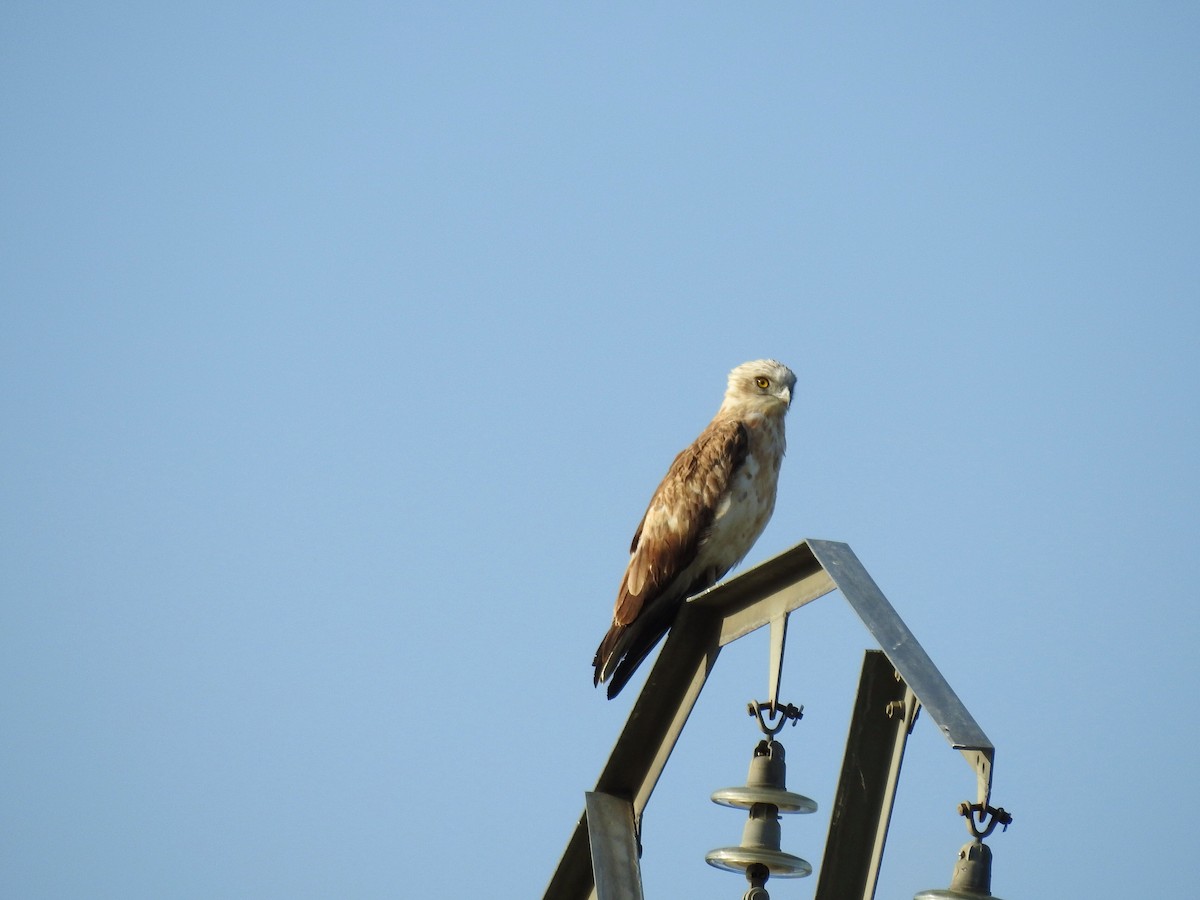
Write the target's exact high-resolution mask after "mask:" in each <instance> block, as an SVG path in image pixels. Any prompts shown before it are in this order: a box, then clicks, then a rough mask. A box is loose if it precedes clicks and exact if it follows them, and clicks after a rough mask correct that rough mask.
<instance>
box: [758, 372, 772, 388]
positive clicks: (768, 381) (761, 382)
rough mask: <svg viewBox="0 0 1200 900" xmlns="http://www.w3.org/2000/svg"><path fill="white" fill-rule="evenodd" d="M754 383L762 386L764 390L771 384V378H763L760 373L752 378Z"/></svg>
mask: <svg viewBox="0 0 1200 900" xmlns="http://www.w3.org/2000/svg"><path fill="white" fill-rule="evenodd" d="M754 383H755V384H757V385H758V386H759V387H760V388H762V389H763V390H764V391H765V390H766V389H767V388H769V387H770V386H771V379H769V378H764V377H763V376H762V375H759V376H758V377H757V378H755V379H754Z"/></svg>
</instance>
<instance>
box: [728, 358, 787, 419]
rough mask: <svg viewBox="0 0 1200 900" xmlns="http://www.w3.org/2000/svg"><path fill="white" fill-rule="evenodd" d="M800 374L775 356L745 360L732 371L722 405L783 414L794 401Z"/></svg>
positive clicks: (769, 413) (766, 413)
mask: <svg viewBox="0 0 1200 900" xmlns="http://www.w3.org/2000/svg"><path fill="white" fill-rule="evenodd" d="M795 386H796V375H795V373H794V372H792V370H791V369H789V368H788V367H787V366H785V365H784V364H783V363H781V362H778V361H777V360H774V359H756V360H755V361H754V362H748V363H742V364H741V365H740V366H738V367H737V368H736V369H734V370H733V371H732V372H730V373H729V387H728V388H726V390H725V401H724V402H723V403H722V404H721V408H722V409H728V408H730V407H737V408H738V409H740V410H744V411H747V412H758V413H762V414H764V415H778V416H782V415H783V414H784V413H785V412H787V409H788V407H789V406H790V405H791V403H792V389H793V388H795Z"/></svg>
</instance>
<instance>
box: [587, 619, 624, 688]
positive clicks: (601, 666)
mask: <svg viewBox="0 0 1200 900" xmlns="http://www.w3.org/2000/svg"><path fill="white" fill-rule="evenodd" d="M628 628H629V626H628V625H613V627H612V628H610V629H608V634H606V635H604V640H602V641H601V642H600V646H599V647H597V648H596V655H595V656H594V657H593V658H592V667H593V668H594V669H595V670H596V671H595V672H594V673H593V674H592V685H593V686H595V685H597V684H599V683H600V682H601V681H605V680H607V679H608V677H609V675H610V674H611V673H609V672H606V671H605V669H607V668H608V667H609V665H610V664H611V663H612V661H613V657H614V656H617V655H618V651H617V645H618V644H620V642H621V638H622V637H623V636H624V634H625V631H626V630H627V629H628Z"/></svg>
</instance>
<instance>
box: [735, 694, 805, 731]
mask: <svg viewBox="0 0 1200 900" xmlns="http://www.w3.org/2000/svg"><path fill="white" fill-rule="evenodd" d="M746 711H747V712H748V713H749V714H750V715H752V716H754V717H755V718H757V719H758V727H759V728H761V729H762V733H763V734H765V735H766V736H767V737H774V736H775V735H777V734H779V732H780V731H782V730H783V726H784V725H786V724H787V723H788V722H791V723H792V724H793V725H795V724H796V723H797V722H799V721H800V720H801V719H802V718H804V707H803V706H792V704H790V703H789V704H787V705H786V706H780V705H779V703H778V702H777V701H771V700H769V701H767V702H766V703H759V702H758V701H757V700H751V701H750V702H749V703H748V704H747V705H746ZM764 711H765V712H766V714H767V715H766V717H765V718H764V716H763V712H764ZM776 716H778V717H779V721H778V722H777V723H775V724H768V720H773V719H774V718H775V717H776Z"/></svg>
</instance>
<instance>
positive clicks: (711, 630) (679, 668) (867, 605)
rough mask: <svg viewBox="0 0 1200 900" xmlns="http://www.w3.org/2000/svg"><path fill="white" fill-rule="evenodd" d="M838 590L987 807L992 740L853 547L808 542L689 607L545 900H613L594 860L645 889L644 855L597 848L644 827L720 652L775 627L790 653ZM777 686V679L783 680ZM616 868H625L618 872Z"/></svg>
mask: <svg viewBox="0 0 1200 900" xmlns="http://www.w3.org/2000/svg"><path fill="white" fill-rule="evenodd" d="M834 589H838V590H840V591H841V592H842V594H843V595H844V596H845V597H846V599H847V600H848V601H849V603H850V606H851V607H852V608H853V609H854V611H855V612H856V613H857V614H858V616H859V617H860V618H861V619H862V620H863V622H864V624H866V626H867V628H868V630H869V631H870V632H871V634H872V635H873V636H874V637H875V639H876V640H877V641H878V642H879V644H880V647H881V649H882V650H883V652H884V653H885V654H886V655H887V658H888V660H889V661H890V662H891V664H892V665H893V666H894V667H895V670H896V671H897V672H898V673H899V674H900V676H901V677H902V678H903V680H904V682H905V683H906V684H907V685H908V688H909V689H910V690H911V692H912V693H913V694H914V695H915V696H916V698H917V700H918V701H919V702H920V704H921V705H922V706H924V707H925V709H926V711H927V712H928V714H929V716H930V718H932V719H933V720H934V722H936V723H937V725H938V726H939V728H941V730H942V732H943V734H945V735H946V738H947V739H948V740H949V741H950V743H951V745H952V746H954V747H955V748H956V749H959V750H961V751H962V752H963V755H964V756H966V757H967V760H968V762H970V763H971V765H972V767H973V768H974V770H975V772H976V774H977V776H978V780H979V792H980V797H981V802H983V803H984V805H986V802H987V796H988V793H989V791H990V786H991V771H992V761H993V757H994V753H995V751H994V748H993V747H992V744H991V742H990V741H988V739H987V736H986V735H984V733H983V731H982V729H980V728H979V726H978V725H977V724H976V723H975V720H974V719H973V718H972V717H971V715H970V713H969V712H967V710H966V707H964V706H963V704H962V702H961V701H960V700H959V699H958V696H957V695H956V694H955V693H954V691H953V690H951V688H950V686H949V684H947V683H946V680H945V679H944V678H943V677H942V675H941V673H940V672H939V671H938V670H937V667H936V666H934V664H933V662H932V661H931V660H930V659H929V656H928V655H927V654H926V653H925V651H924V650H923V649H922V648H921V645H920V644H919V643H917V640H916V638H915V637H913V635H912V632H911V631H909V630H908V627H907V626H906V625H905V624H904V622H903V620H901V619H900V617H899V616H898V615H897V614H896V611H895V610H894V609H893V608H892V606H891V604H890V603H888V601H887V598H885V597H884V596H883V593H882V592H881V591H880V590H879V588H878V586H877V585H876V584H875V582H874V581H873V580H872V579H871V576H870V575H868V574H867V572H866V570H865V569H864V568H863V567H862V564H861V563H860V562H859V561H858V558H857V557H856V556H855V555H854V552H853V551H852V550H851V549H850V547H849V546H848V545H846V544H843V543H837V542H834V541H817V540H807V541H803V542H801V543H799V544H797V545H796V546H794V547H792V548H791V549H790V550H787V551H785V552H783V553H781V554H779V555H778V556H776V557H773V558H771V559H769V560H767V561H766V562H763V563H761V564H759V565H757V566H755V567H754V568H752V569H748V570H747V571H745V572H743V573H742V574H741V575H739V576H738V577H736V578H733V579H730V580H729V581H726V582H722V583H721V584H718V585H715V586H713V587H711V588H709V589H708V590H707V591H704V592H703V593H700V594H697V595H696V596H695V597H692V598H690V599H689V600H688V602H687V603H685V604H684V605H683V608H682V610H681V611H680V613H679V616H678V618H677V619H676V621H675V624H674V625H673V626H672V628H671V631H670V633H669V634H668V636H667V639H666V642H665V643H664V644H663V648H662V651H661V652H660V653H659V656H658V659H657V661H656V662H655V664H654V667H653V668H652V669H651V670H650V674H649V676H648V677H647V679H646V683H645V686H644V687H643V688H642V691H641V693H640V694H639V696H638V698H637V700H636V701H635V702H634V705H633V709H632V710H631V712H630V714H629V718H628V719H627V720H626V722H625V727H624V729H623V730H622V731H621V734H620V736H619V737H618V738H617V742H616V744H615V745H614V747H613V750H612V753H611V754H610V756H609V758H608V762H607V763H606V764H605V766H604V769H603V771H602V772H601V773H600V777H599V779H597V782H596V787H595V790H594V791H592V792H591V794H590V795H589V797H588V803H587V808H586V809H585V810H584V813H583V815H582V816H581V817H580V820H579V823H578V824H577V825H576V827H575V830H574V833H573V834H572V836H571V838H570V841H569V842H568V844H567V848H566V850H565V851H564V853H563V856H562V859H561V860H560V861H559V864H558V868H557V869H556V870H555V872H554V875H553V876H552V878H551V880H550V884H549V885H548V886H547V888H546V893H545V898H546V900H587V898H590V897H596V896H598V897H599V898H600V900H604V898H606V897H607V896H610V895H609V894H608V893H607V892H605V891H602V892H600V893H599V894H597V892H596V885H595V882H596V875H595V873H594V871H593V858H595V859H598V860H603V861H604V862H603V865H604V867H605V874H604V876H603V877H604V878H606V879H609V878H611V879H615V880H616V881H617V882H619V883H622V884H626V885H629V884H638V885H640V873H639V871H638V862H637V858H636V855H631V854H629V853H626V852H617V853H613V852H607V851H605V850H604V849H603V848H601V849H599V850H598V851H597V852H595V853H593V851H592V849H591V843H593V842H594V841H596V840H598V839H600V838H599V835H600V834H601V833H602V832H603V833H606V834H608V835H610V836H613V835H615V836H616V837H615V839H618V840H620V841H622V842H623V843H626V844H627V841H628V834H627V832H626V831H624V830H622V829H621V828H619V827H617V824H616V823H620V822H622V821H625V817H626V816H628V817H630V819H631V821H632V822H633V823H634V827H635V829H636V827H637V825H638V824H639V823H640V822H641V817H642V812H643V811H644V810H645V808H646V804H647V802H648V801H649V799H650V794H651V793H652V792H653V790H654V787H655V785H656V784H657V783H658V779H659V776H660V775H661V774H662V771H663V769H664V768H665V767H666V764H667V759H668V758H669V757H670V755H671V751H672V750H673V749H674V747H675V742H676V741H677V740H678V739H679V735H680V733H681V732H682V731H683V726H684V725H685V724H686V723H687V718H688V716H689V715H690V714H691V711H692V708H693V707H694V706H695V704H696V700H697V699H698V698H699V696H700V691H701V690H702V689H703V687H704V682H705V681H706V680H707V678H708V673H709V672H710V671H711V670H712V667H713V665H715V663H716V660H717V656H718V654H719V653H720V651H721V648H722V647H723V646H725V645H726V644H729V643H731V642H732V641H735V640H737V639H738V638H740V637H743V636H745V635H747V634H749V633H750V632H751V631H754V630H756V629H758V628H761V627H762V626H764V625H768V624H771V623H772V622H775V623H776V626H777V628H778V629H779V637H778V639H777V640H773V641H772V646H773V647H776V645H778V653H779V654H782V647H783V642H782V627H783V622H782V620H784V619H785V618H786V616H787V615H788V614H789V613H791V612H793V611H795V610H796V609H799V608H800V607H801V606H804V605H805V604H807V603H810V602H812V601H813V600H816V599H817V598H819V597H822V596H824V595H825V594H828V593H830V592H831V591H833V590H834ZM773 678H774V679H777V672H776V673H775V675H774V676H773ZM589 811H590V813H591V816H592V817H593V818H595V819H596V823H595V825H594V826H590V823H589ZM615 866H622V867H624V869H623V870H622V871H620V872H616V871H614V867H615ZM639 890H640V889H639ZM612 896H618V895H615V894H614V895H612Z"/></svg>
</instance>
